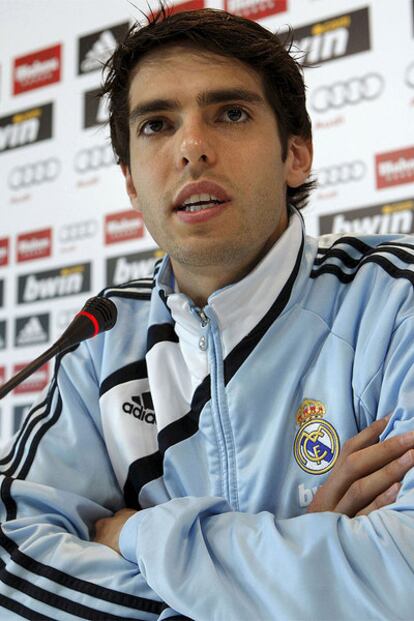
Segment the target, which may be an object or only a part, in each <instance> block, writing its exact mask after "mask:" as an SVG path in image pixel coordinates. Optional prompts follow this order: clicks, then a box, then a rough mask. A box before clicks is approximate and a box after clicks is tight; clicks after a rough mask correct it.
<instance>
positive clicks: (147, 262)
mask: <svg viewBox="0 0 414 621" xmlns="http://www.w3.org/2000/svg"><path fill="white" fill-rule="evenodd" d="M160 256H162V253H161V251H160V250H158V249H155V250H149V251H146V252H134V253H132V254H123V255H120V256H117V257H112V258H110V259H107V260H106V286H113V285H120V284H121V283H124V282H127V281H128V280H136V279H137V278H145V277H151V276H152V274H153V271H154V264H155V262H156V261H157V260H158V259H159V258H160Z"/></svg>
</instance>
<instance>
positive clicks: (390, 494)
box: [356, 483, 401, 516]
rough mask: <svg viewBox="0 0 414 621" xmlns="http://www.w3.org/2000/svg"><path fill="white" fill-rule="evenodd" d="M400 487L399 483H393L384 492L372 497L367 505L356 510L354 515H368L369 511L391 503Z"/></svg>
mask: <svg viewBox="0 0 414 621" xmlns="http://www.w3.org/2000/svg"><path fill="white" fill-rule="evenodd" d="M400 489H401V483H394V484H393V485H391V487H389V488H388V489H387V490H386V491H385V492H383V493H382V494H380V495H379V496H377V497H376V498H374V500H373V501H372V502H371V503H370V504H369V505H368V506H367V507H364V508H363V509H361V511H358V513H357V514H356V515H357V516H359V515H369V514H370V513H371V511H375V510H376V509H382V508H383V507H387V506H388V505H390V504H391V503H393V502H395V500H396V498H397V496H398V492H399V491H400Z"/></svg>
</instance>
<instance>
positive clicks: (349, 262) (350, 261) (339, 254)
mask: <svg viewBox="0 0 414 621" xmlns="http://www.w3.org/2000/svg"><path fill="white" fill-rule="evenodd" d="M331 257H336V258H337V259H340V260H341V261H342V263H343V264H344V265H345V266H346V267H350V268H354V267H356V266H357V265H358V263H359V262H360V260H361V259H360V258H359V259H354V258H353V257H351V256H349V254H347V253H346V252H345V250H341V249H340V248H332V250H330V251H329V253H325V254H324V255H323V257H317V258H316V259H315V261H314V265H322V264H323V263H325V261H327V260H329V259H330V258H331Z"/></svg>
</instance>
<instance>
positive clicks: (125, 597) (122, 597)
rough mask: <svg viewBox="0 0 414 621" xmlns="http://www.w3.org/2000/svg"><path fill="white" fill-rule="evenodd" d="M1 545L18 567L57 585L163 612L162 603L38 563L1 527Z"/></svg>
mask: <svg viewBox="0 0 414 621" xmlns="http://www.w3.org/2000/svg"><path fill="white" fill-rule="evenodd" d="M0 545H1V546H2V547H3V548H4V549H5V550H6V552H8V554H10V558H11V560H12V561H14V562H15V563H16V564H17V565H20V567H23V568H24V569H26V570H27V571H30V572H32V573H34V574H37V575H38V576H42V577H43V578H47V579H48V580H50V581H52V582H55V583H56V584H60V585H61V586H63V587H65V588H67V589H72V590H74V591H78V592H79V593H84V594H85V595H89V596H90V597H94V598H96V599H101V600H103V601H107V602H110V603H111V604H117V605H119V606H125V607H127V608H132V609H134V610H140V611H141V612H151V613H154V614H160V612H161V606H162V603H161V602H157V601H156V600H152V599H146V598H144V597H138V596H136V595H130V594H129V593H122V592H119V591H115V590H113V589H109V588H107V587H103V586H99V585H97V584H93V583H92V582H88V581H87V580H82V579H81V578H75V577H74V576H71V575H69V574H66V573H65V572H63V571H61V570H59V569H55V568H53V567H50V566H48V565H45V564H44V563H41V562H40V561H36V560H35V559H33V558H31V557H30V556H27V555H26V554H24V552H22V551H21V550H19V548H18V547H17V545H16V544H15V543H14V541H12V540H11V539H10V538H9V537H7V536H6V535H5V534H4V532H3V529H2V528H1V526H0ZM43 601H45V600H43ZM52 605H53V604H52Z"/></svg>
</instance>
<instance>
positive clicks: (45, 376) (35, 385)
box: [13, 362, 49, 395]
mask: <svg viewBox="0 0 414 621" xmlns="http://www.w3.org/2000/svg"><path fill="white" fill-rule="evenodd" d="M27 364H29V363H28V362H26V363H24V364H15V365H14V367H13V375H15V374H16V373H19V371H21V370H22V369H24V367H25V366H26V365H27ZM48 381H49V364H48V363H46V364H44V365H43V366H42V367H40V369H38V370H37V371H35V372H34V373H32V375H31V376H30V377H28V378H27V379H25V380H24V382H22V383H21V384H19V385H18V386H16V388H15V389H14V390H13V393H14V394H15V395H24V394H26V393H28V392H39V391H40V390H43V388H44V387H45V386H46V385H47V383H48Z"/></svg>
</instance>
